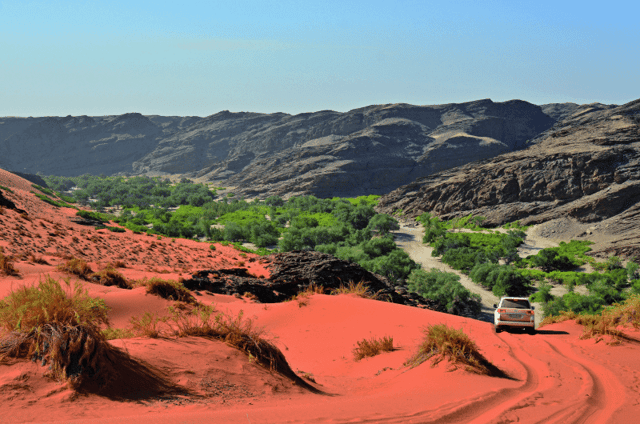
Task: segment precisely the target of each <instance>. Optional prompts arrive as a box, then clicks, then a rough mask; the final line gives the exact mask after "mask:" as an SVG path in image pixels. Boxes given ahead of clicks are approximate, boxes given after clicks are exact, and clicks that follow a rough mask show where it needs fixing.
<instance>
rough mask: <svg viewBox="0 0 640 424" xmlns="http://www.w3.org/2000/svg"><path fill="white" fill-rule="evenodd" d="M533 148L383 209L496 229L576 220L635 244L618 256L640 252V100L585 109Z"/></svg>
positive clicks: (469, 169) (434, 181)
mask: <svg viewBox="0 0 640 424" xmlns="http://www.w3.org/2000/svg"><path fill="white" fill-rule="evenodd" d="M530 144H531V147H529V148H527V149H524V150H521V151H517V152H511V153H506V154H502V155H499V156H496V157H493V158H491V159H487V160H485V161H482V162H479V163H470V164H467V165H464V166H461V167H457V168H453V169H450V170H447V171H443V172H439V173H436V174H433V175H430V176H428V177H424V178H421V179H418V180H416V181H415V182H413V183H411V184H408V185H405V186H403V187H400V188H398V189H397V190H395V191H393V192H391V193H389V194H388V195H386V196H384V197H382V199H381V201H380V203H379V210H380V211H382V212H387V213H391V212H394V211H397V210H402V211H403V212H404V213H405V214H406V215H408V216H417V215H419V214H421V213H422V212H426V211H429V212H433V213H435V214H437V215H439V216H441V217H443V218H445V219H450V218H453V217H457V216H463V215H468V214H470V213H471V214H474V215H480V216H485V217H486V218H487V221H486V222H487V223H488V224H493V225H499V224H503V223H506V222H511V221H515V220H520V221H521V223H523V224H536V223H542V222H547V221H551V220H554V219H558V218H571V219H573V220H575V221H577V222H579V223H585V224H591V223H599V225H602V226H606V227H607V228H608V230H607V234H609V235H616V234H617V235H619V236H620V237H618V239H626V240H627V241H625V242H624V243H621V244H619V245H618V246H614V245H613V244H615V243H611V245H609V246H605V247H606V249H609V251H610V252H614V253H625V254H636V253H640V221H638V218H639V217H640V100H637V101H634V102H631V103H628V104H626V105H623V106H619V107H614V108H611V107H601V106H599V105H595V106H594V107H580V108H577V109H576V110H574V112H573V114H571V115H569V116H568V117H567V118H565V119H564V120H562V121H560V122H558V123H557V124H556V125H555V126H554V127H553V128H551V129H549V130H547V131H546V132H543V133H542V134H541V135H539V136H538V137H536V138H535V139H533V140H532V141H531V143H530ZM603 249H604V248H603Z"/></svg>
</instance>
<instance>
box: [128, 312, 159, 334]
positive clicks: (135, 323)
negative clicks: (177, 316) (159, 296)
mask: <svg viewBox="0 0 640 424" xmlns="http://www.w3.org/2000/svg"><path fill="white" fill-rule="evenodd" d="M166 321H167V318H166V317H163V318H158V316H157V314H152V313H151V312H145V313H144V315H142V316H141V317H139V318H138V317H135V316H133V317H131V319H129V322H130V323H131V326H132V328H133V330H132V331H133V333H135V334H138V335H144V336H147V337H150V338H152V339H157V338H158V337H160V333H161V332H160V329H159V327H158V324H159V323H160V322H163V323H164V322H166Z"/></svg>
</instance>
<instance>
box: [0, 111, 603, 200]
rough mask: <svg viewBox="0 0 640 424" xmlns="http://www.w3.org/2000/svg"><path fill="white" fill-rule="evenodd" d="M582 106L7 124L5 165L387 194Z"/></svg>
mask: <svg viewBox="0 0 640 424" xmlns="http://www.w3.org/2000/svg"><path fill="white" fill-rule="evenodd" d="M598 107H601V108H604V109H606V108H607V107H608V106H605V105H599V106H598ZM584 108H585V106H579V105H576V104H572V103H564V104H552V105H544V106H542V107H541V106H536V105H533V104H530V103H527V102H524V101H520V100H512V101H507V102H501V103H496V102H493V101H491V100H489V99H486V100H478V101H473V102H467V103H459V104H445V105H436V106H413V105H408V104H390V105H375V106H367V107H363V108H360V109H354V110H351V111H349V112H344V113H340V112H334V111H319V112H314V113H304V114H299V115H289V114H285V113H273V114H261V113H250V112H238V113H232V112H229V111H222V112H219V113H216V114H214V115H211V116H207V117H204V118H200V117H166V116H155V115H154V116H143V115H141V114H139V113H127V114H124V115H118V116H100V117H97V116H94V117H89V116H79V117H73V116H67V117H64V118H62V117H46V118H10V117H5V118H0V150H2V152H3V155H2V156H1V157H0V167H2V168H4V169H8V170H13V171H19V172H25V173H31V174H37V173H41V174H44V175H63V176H77V175H82V174H85V173H88V174H92V175H99V174H105V175H114V174H122V175H125V174H126V175H142V174H146V175H176V174H180V175H184V176H187V177H191V178H198V179H199V180H201V181H211V182H215V183H216V184H218V185H220V186H225V187H235V191H236V192H237V193H239V194H242V195H245V196H260V197H266V196H269V195H274V194H276V195H280V196H291V195H295V194H314V195H316V196H319V197H332V196H357V195H363V194H384V193H386V192H389V191H391V190H393V189H395V188H397V187H399V186H400V185H402V184H407V183H410V182H411V181H413V180H415V179H416V178H420V177H424V176H427V175H430V174H432V173H434V172H437V171H441V170H443V169H448V168H451V167H454V166H459V165H463V164H465V163H468V162H473V161H477V160H480V159H485V158H490V157H494V156H496V155H498V154H500V153H505V152H512V151H517V150H519V149H522V148H524V147H526V145H527V141H529V140H532V139H535V138H536V137H537V136H538V135H539V134H541V133H543V132H544V131H546V130H548V129H550V128H551V127H552V126H553V125H554V124H556V123H557V122H558V120H560V119H562V118H563V117H564V116H566V115H567V114H569V113H571V112H575V111H577V110H583V109H584ZM284 164H286V166H283V165H284Z"/></svg>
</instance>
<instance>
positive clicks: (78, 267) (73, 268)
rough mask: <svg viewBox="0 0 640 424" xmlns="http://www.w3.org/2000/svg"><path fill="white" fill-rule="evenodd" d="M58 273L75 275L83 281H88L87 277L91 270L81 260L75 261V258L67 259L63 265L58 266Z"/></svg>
mask: <svg viewBox="0 0 640 424" xmlns="http://www.w3.org/2000/svg"><path fill="white" fill-rule="evenodd" d="M58 271H63V272H67V273H69V274H74V275H77V276H78V277H80V278H82V279H83V280H86V279H88V278H89V276H90V275H91V274H93V270H92V269H91V267H90V266H89V264H87V263H86V262H85V261H83V260H82V259H77V258H73V259H69V260H68V261H67V262H65V263H64V264H60V265H58Z"/></svg>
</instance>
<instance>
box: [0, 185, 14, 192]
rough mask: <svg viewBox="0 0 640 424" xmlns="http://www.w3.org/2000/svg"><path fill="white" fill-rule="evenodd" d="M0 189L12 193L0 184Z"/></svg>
mask: <svg viewBox="0 0 640 424" xmlns="http://www.w3.org/2000/svg"><path fill="white" fill-rule="evenodd" d="M0 189H2V190H4V191H8V192H9V193H13V190H11V189H10V188H9V187H5V186H3V185H0Z"/></svg>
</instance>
